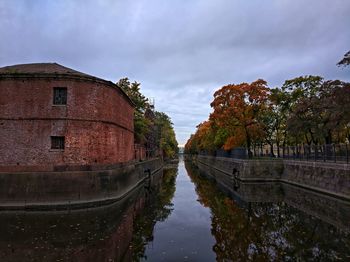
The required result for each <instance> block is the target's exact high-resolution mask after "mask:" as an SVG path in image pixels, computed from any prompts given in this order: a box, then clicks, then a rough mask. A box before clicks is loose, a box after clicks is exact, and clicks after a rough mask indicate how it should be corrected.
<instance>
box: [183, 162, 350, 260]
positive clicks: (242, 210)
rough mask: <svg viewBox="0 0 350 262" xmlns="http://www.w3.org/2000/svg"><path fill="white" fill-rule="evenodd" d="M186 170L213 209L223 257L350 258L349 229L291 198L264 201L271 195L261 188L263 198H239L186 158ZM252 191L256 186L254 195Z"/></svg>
mask: <svg viewBox="0 0 350 262" xmlns="http://www.w3.org/2000/svg"><path fill="white" fill-rule="evenodd" d="M186 169H187V172H188V175H189V176H190V177H191V179H192V181H193V182H194V184H195V185H196V192H197V194H198V195H199V198H200V201H201V203H202V204H203V205H204V206H207V207H209V208H210V210H211V212H212V234H213V235H214V236H215V240H216V244H215V246H214V248H213V249H214V251H215V253H216V258H217V260H218V261H227V260H234V261H247V260H254V261H255V260H259V261H260V260H261V261H296V260H297V261H299V260H300V261H304V260H313V261H314V260H316V261H334V260H346V261H348V260H349V259H350V234H349V231H348V230H346V229H343V230H342V229H338V228H337V227H335V226H333V225H331V224H328V223H325V222H323V221H322V220H320V219H318V218H316V217H313V216H311V215H308V214H307V213H304V212H302V211H300V210H298V209H297V208H295V207H293V206H291V205H289V204H287V203H286V202H264V201H266V199H264V196H263V195H262V194H260V195H259V192H255V193H256V194H257V195H258V196H259V197H260V202H245V201H244V200H243V199H240V200H236V201H234V200H232V198H230V197H228V196H227V194H224V193H222V192H220V191H219V190H218V188H217V186H216V185H215V184H214V183H213V182H212V181H209V180H208V179H207V178H205V177H203V176H201V175H200V174H199V170H198V168H196V167H195V166H193V165H192V164H191V163H190V162H186ZM278 191H279V190H277V192H278ZM271 192H273V191H271ZM266 193H267V194H268V192H266ZM252 195H254V192H252V190H251V191H250V195H249V194H248V197H252ZM266 196H267V198H270V196H268V195H266ZM272 198H274V197H272ZM324 208H326V207H324ZM345 211H348V210H345Z"/></svg>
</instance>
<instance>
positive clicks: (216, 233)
mask: <svg viewBox="0 0 350 262" xmlns="http://www.w3.org/2000/svg"><path fill="white" fill-rule="evenodd" d="M207 175H210V174H208V173H206V170H201V171H200V170H199V169H198V168H197V167H196V166H194V165H193V164H192V163H191V162H185V163H184V162H183V161H181V162H180V163H179V167H178V168H177V167H173V168H170V169H166V170H164V172H163V173H159V175H158V176H155V177H153V178H152V180H151V185H146V187H144V186H141V187H139V188H138V189H137V190H135V191H134V192H133V193H132V194H130V195H129V196H128V197H127V198H124V199H122V200H121V201H119V202H117V203H114V204H113V205H109V206H105V207H100V208H95V209H86V210H80V211H78V210H76V211H71V212H15V213H14V212H1V213H0V261H94V262H99V261H140V260H141V261H145V260H147V261H215V260H217V261H305V260H313V261H314V260H316V261H334V260H343V261H349V260H350V251H349V250H350V233H349V221H350V219H349V216H350V211H349V210H350V208H349V207H350V206H349V203H343V202H341V201H335V200H334V199H331V198H328V197H322V196H320V195H317V194H315V193H310V192H307V191H305V190H302V189H300V188H295V187H288V186H286V185H281V184H276V183H275V184H271V183H270V184H255V185H253V184H250V185H246V184H240V185H239V187H237V188H236V190H234V191H232V190H229V191H227V189H228V188H229V185H226V186H225V183H224V184H222V185H221V186H224V188H225V189H226V191H225V190H224V191H223V190H220V189H218V184H216V183H215V182H213V181H211V180H210V179H208V177H206V176H207ZM231 182H232V181H231ZM221 186H220V187H221ZM224 192H225V193H224Z"/></svg>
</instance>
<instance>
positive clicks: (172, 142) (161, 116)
mask: <svg viewBox="0 0 350 262" xmlns="http://www.w3.org/2000/svg"><path fill="white" fill-rule="evenodd" d="M155 127H156V130H157V138H156V143H157V144H158V145H159V148H160V149H161V150H162V152H163V155H164V156H165V157H167V158H173V157H174V156H175V155H176V154H177V152H178V144H177V141H176V137H175V131H174V128H173V123H172V122H171V119H170V117H169V116H168V115H167V114H165V113H163V112H157V111H156V112H155Z"/></svg>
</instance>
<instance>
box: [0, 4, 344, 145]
mask: <svg viewBox="0 0 350 262" xmlns="http://www.w3.org/2000/svg"><path fill="white" fill-rule="evenodd" d="M0 36H1V40H0V67H1V66H6V65H13V64H20V63H35V62H57V63H60V64H62V65H65V66H67V67H71V68H73V69H76V70H78V71H82V72H85V73H88V74H91V75H95V76H97V77H101V78H104V79H107V80H111V81H113V82H115V81H117V80H118V79H120V78H122V77H129V79H131V80H136V81H138V82H141V84H142V89H141V90H142V92H143V93H144V94H145V95H146V96H147V97H154V98H155V103H156V109H157V110H158V111H163V112H166V113H168V114H169V115H170V117H171V118H172V120H173V122H174V126H175V130H176V134H177V138H178V141H179V143H180V144H184V143H185V142H186V140H187V138H188V137H189V135H190V134H191V133H193V132H194V130H195V126H196V125H197V124H198V123H200V122H202V121H203V120H205V119H206V118H207V117H208V114H209V112H210V111H211V109H210V106H209V103H210V102H211V101H212V95H213V92H214V90H216V89H218V88H220V87H221V86H223V85H225V84H229V83H241V82H251V81H254V80H256V79H258V78H263V79H265V80H266V81H268V83H269V85H270V86H271V87H275V86H280V85H281V84H282V83H283V82H284V80H285V79H290V78H293V77H296V76H300V75H307V74H317V75H321V76H324V77H325V78H327V79H336V78H337V79H341V80H346V81H350V68H349V67H348V68H345V69H341V68H338V67H337V66H336V63H337V62H338V61H339V60H340V59H341V58H342V56H343V55H344V54H345V53H346V51H348V50H350V1H349V0H307V1H306V0H249V1H247V0H132V1H127V0H124V1H122V0H91V1H90V0H66V1H65V0H60V1H54V0H52V1H49V0H46V1H44V0H23V1H21V0H0Z"/></svg>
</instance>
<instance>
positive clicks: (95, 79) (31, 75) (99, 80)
mask: <svg viewBox="0 0 350 262" xmlns="http://www.w3.org/2000/svg"><path fill="white" fill-rule="evenodd" d="M60 77H62V78H65V79H78V80H83V81H90V82H97V83H102V84H105V85H109V86H111V87H113V88H115V89H118V90H119V91H120V92H121V93H122V95H123V96H124V97H125V98H126V99H127V101H128V102H129V103H130V105H132V106H133V107H135V103H134V102H133V101H132V100H131V99H130V97H129V96H128V95H127V94H126V93H125V92H124V90H123V89H121V88H120V87H119V86H118V85H116V84H115V83H113V82H112V81H108V80H105V79H102V78H98V77H95V76H90V75H86V76H84V75H74V74H64V73H0V80H2V79H4V78H60Z"/></svg>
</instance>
